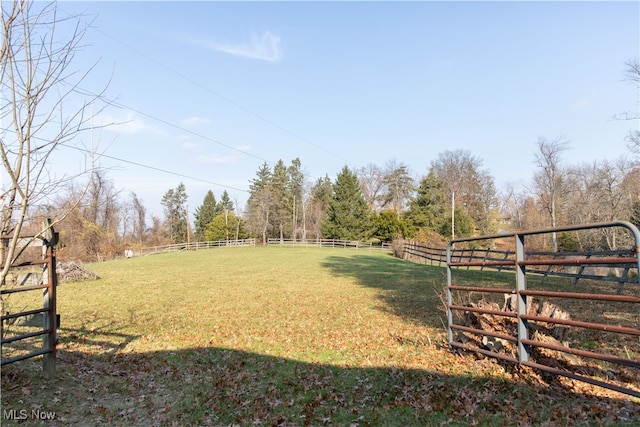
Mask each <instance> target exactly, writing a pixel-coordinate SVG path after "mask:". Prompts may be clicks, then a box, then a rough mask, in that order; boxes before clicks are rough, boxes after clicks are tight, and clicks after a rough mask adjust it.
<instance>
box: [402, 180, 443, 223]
mask: <svg viewBox="0 0 640 427" xmlns="http://www.w3.org/2000/svg"><path fill="white" fill-rule="evenodd" d="M446 208H447V204H446V201H445V193H444V188H443V183H442V181H441V180H440V179H439V178H438V177H437V176H436V175H435V173H434V172H433V171H431V172H429V175H427V176H426V177H424V178H422V180H421V181H420V185H419V186H418V190H417V194H416V197H415V198H414V199H413V200H412V201H411V202H410V203H409V209H408V211H407V212H406V214H405V217H406V219H407V221H408V222H409V224H410V225H411V227H413V228H415V229H417V230H420V229H422V230H425V231H438V230H440V229H441V226H442V223H443V222H444V212H445V211H446ZM417 230H416V231H417Z"/></svg>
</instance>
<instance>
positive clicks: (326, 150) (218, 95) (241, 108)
mask: <svg viewBox="0 0 640 427" xmlns="http://www.w3.org/2000/svg"><path fill="white" fill-rule="evenodd" d="M92 28H93V29H94V30H95V31H97V32H98V33H100V34H102V35H104V36H105V37H108V38H110V39H111V40H113V41H115V42H116V43H118V44H120V45H122V46H124V47H126V48H127V49H129V50H131V51H133V52H135V53H136V54H137V55H139V56H141V57H143V58H145V59H147V60H148V61H150V62H152V63H154V64H156V65H158V66H160V67H162V68H164V69H165V70H167V71H169V72H171V73H173V74H175V75H176V76H178V77H180V78H181V79H183V80H185V81H187V82H189V83H191V84H193V85H195V86H197V87H199V88H200V89H203V90H205V91H207V92H209V93H210V94H212V95H213V96H215V97H217V98H220V99H221V100H223V101H225V102H227V103H229V104H231V105H233V106H234V107H236V108H238V109H240V110H242V111H244V112H246V113H248V114H250V115H252V116H253V117H255V118H257V119H259V120H262V121H263V122H265V123H267V124H269V125H271V126H273V127H275V128H277V129H279V130H281V131H282V132H285V133H287V134H289V135H291V136H293V137H294V138H296V139H298V140H300V141H302V142H304V143H306V144H308V145H311V146H313V147H315V148H317V149H319V150H322V151H324V152H326V153H328V154H331V155H332V156H335V157H338V158H339V159H341V160H344V161H345V162H347V163H353V162H350V161H349V160H348V159H347V158H345V157H343V156H341V155H339V154H336V153H334V152H332V151H330V150H328V149H326V148H324V147H322V146H320V145H318V144H314V143H313V142H311V141H309V140H308V139H306V138H304V137H302V136H300V135H298V134H296V133H294V132H292V131H290V130H289V129H287V128H285V127H284V126H281V125H279V124H277V123H275V122H274V121H272V120H269V119H267V118H266V117H263V116H261V115H260V114H258V113H256V112H254V111H252V110H250V109H248V108H247V107H244V106H242V105H240V104H238V103H237V102H235V101H233V100H231V99H229V98H227V97H225V96H223V95H220V94H219V93H217V92H215V91H214V90H212V89H211V88H209V87H207V86H205V85H203V84H201V83H199V82H197V81H195V80H193V79H192V78H191V77H189V76H186V75H184V74H182V73H180V72H178V71H176V70H174V69H173V68H171V67H169V66H168V65H165V64H163V63H162V62H160V61H158V60H156V59H155V58H152V57H151V56H149V55H147V54H146V53H144V52H141V51H139V50H138V49H136V48H134V47H133V46H131V45H129V44H127V43H125V42H123V41H122V40H120V39H118V38H116V37H114V36H112V35H110V34H108V33H106V32H104V31H102V30H100V29H98V28H95V27H92ZM133 111H135V110H133ZM141 114H142V113H141ZM223 145H224V144H223ZM254 157H255V156H254ZM269 163H272V162H269Z"/></svg>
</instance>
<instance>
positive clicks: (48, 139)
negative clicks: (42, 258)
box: [0, 0, 101, 284]
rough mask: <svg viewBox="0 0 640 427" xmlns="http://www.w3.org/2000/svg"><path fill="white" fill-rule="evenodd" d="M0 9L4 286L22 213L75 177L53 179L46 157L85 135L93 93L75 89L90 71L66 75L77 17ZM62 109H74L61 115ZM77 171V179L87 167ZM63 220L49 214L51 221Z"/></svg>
mask: <svg viewBox="0 0 640 427" xmlns="http://www.w3.org/2000/svg"><path fill="white" fill-rule="evenodd" d="M0 7H1V14H2V18H1V19H2V30H1V31H2V46H1V48H0V92H1V96H0V99H2V101H0V102H2V107H1V108H2V110H1V116H0V123H1V124H0V138H1V139H0V158H1V161H2V166H3V170H2V173H3V175H5V176H6V177H7V181H8V183H6V184H5V183H3V184H2V188H1V189H0V199H1V200H2V214H1V215H0V217H1V218H0V220H1V224H0V227H1V229H0V234H2V235H3V236H11V240H10V242H9V244H8V246H6V247H5V246H4V245H0V248H1V249H0V251H1V252H0V259H2V263H3V265H2V271H1V273H0V284H4V281H5V278H6V275H7V273H8V271H9V267H10V266H11V264H12V262H13V260H14V258H15V256H16V255H17V252H16V251H19V248H18V249H17V244H18V239H19V236H20V233H21V231H22V229H23V225H24V224H25V222H26V221H27V220H28V218H27V217H28V214H29V209H30V208H31V207H33V206H36V205H37V204H39V203H44V202H45V201H46V200H47V199H49V198H50V197H51V196H52V195H53V194H55V193H56V191H57V190H59V189H61V188H63V187H64V186H63V185H62V184H63V183H64V182H69V181H71V180H72V179H74V178H75V177H77V176H78V175H76V176H62V177H57V176H55V175H54V173H53V172H52V170H51V167H50V166H51V163H50V158H51V156H52V154H53V153H54V152H56V151H58V150H59V149H60V148H62V147H63V146H65V145H68V144H71V143H72V139H73V138H75V137H76V136H77V135H78V134H79V133H80V132H83V131H86V130H89V129H90V127H91V126H90V123H91V117H92V114H93V113H89V112H90V111H91V109H90V105H91V104H92V103H93V102H94V101H96V100H98V99H99V97H100V95H101V94H97V95H87V92H86V91H85V90H82V89H81V88H80V86H79V85H80V84H81V83H82V82H83V81H84V80H85V78H86V77H87V75H88V73H89V72H90V71H91V69H89V70H85V71H78V70H73V69H72V65H73V62H74V56H75V53H76V52H77V51H78V49H79V48H80V47H81V46H80V42H81V40H82V38H83V36H84V34H85V32H86V29H87V26H86V25H83V20H82V18H81V17H80V16H72V17H62V16H61V15H60V14H59V13H58V12H59V11H58V9H57V5H56V3H49V4H44V3H40V2H29V1H24V0H23V1H18V0H15V1H13V2H2V3H1V5H0ZM68 105H75V107H74V108H73V109H72V110H70V111H67V106H68ZM96 114H97V112H96ZM88 151H91V150H88ZM85 169H86V170H85V171H80V172H79V174H82V173H90V171H91V166H88V167H86V168H85ZM64 215H65V212H64V211H61V212H57V213H56V216H55V217H54V218H52V220H53V223H54V224H55V223H56V222H57V221H59V220H60V219H61V218H63V217H64ZM43 231H44V230H43Z"/></svg>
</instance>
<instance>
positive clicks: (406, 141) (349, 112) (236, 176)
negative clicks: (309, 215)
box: [57, 1, 640, 216]
mask: <svg viewBox="0 0 640 427" xmlns="http://www.w3.org/2000/svg"><path fill="white" fill-rule="evenodd" d="M59 8H60V10H61V11H62V12H63V13H67V14H77V13H82V14H83V16H84V19H86V20H87V21H91V25H90V27H89V29H88V32H87V33H86V35H85V36H84V39H83V43H82V45H83V47H82V49H81V51H79V52H78V54H77V55H76V58H74V61H75V63H74V65H76V66H77V67H78V69H87V68H88V67H90V66H93V68H92V70H91V73H90V75H89V77H88V78H87V79H86V80H85V81H84V82H83V89H84V90H87V91H93V92H95V93H97V92H99V91H100V90H102V89H104V88H105V86H106V89H105V94H104V96H105V99H109V100H110V101H112V105H111V106H109V107H107V108H105V109H104V110H100V111H99V113H98V114H96V118H95V123H96V128H97V130H96V131H94V133H93V136H92V137H91V142H89V141H88V140H87V139H88V138H89V136H88V135H87V134H84V135H83V136H82V138H84V139H85V140H84V141H82V144H85V145H88V144H90V143H91V144H93V145H94V146H98V148H99V151H100V153H102V154H104V156H102V157H100V158H99V159H98V162H99V166H100V167H101V168H103V169H104V170H105V171H106V175H107V177H108V178H109V179H110V180H112V181H113V183H114V185H115V187H116V188H118V189H120V190H121V191H122V193H123V194H125V195H126V194H127V193H128V192H135V193H136V194H137V196H138V197H139V198H140V199H141V200H142V201H143V203H144V205H145V206H146V207H147V210H148V211H149V214H150V215H152V214H153V215H157V216H162V207H161V204H160V201H161V199H162V196H163V194H165V193H166V192H167V191H168V190H169V189H171V188H175V187H177V186H178V184H179V183H181V182H182V183H184V185H185V187H186V190H187V194H188V196H189V199H188V204H189V207H190V209H191V211H193V210H194V209H195V208H196V207H198V206H199V205H201V204H202V201H203V198H204V196H205V194H206V192H207V191H209V190H211V191H213V193H214V195H215V196H216V198H217V199H218V200H219V198H220V196H221V194H222V192H223V191H224V190H227V192H228V193H229V195H230V196H231V198H232V200H235V201H236V202H237V203H238V205H239V207H240V208H241V209H242V208H244V204H245V202H246V199H247V197H248V193H247V190H248V188H249V184H250V181H251V179H253V178H255V176H256V171H257V170H258V169H259V168H260V166H261V165H262V164H263V163H264V162H267V163H268V164H269V166H271V167H272V166H273V165H274V164H275V163H276V162H277V161H278V160H283V161H284V162H285V164H287V165H288V164H290V162H291V160H293V159H295V158H299V159H300V161H301V162H302V168H303V171H304V172H305V174H306V177H307V181H308V183H309V184H312V183H313V182H315V181H316V180H317V179H318V178H320V177H324V176H329V177H330V178H331V179H332V180H333V179H334V178H335V176H336V174H337V173H338V172H339V171H340V170H341V169H342V168H343V167H344V166H345V165H346V166H348V167H349V168H350V169H351V170H356V169H357V168H360V167H363V166H365V165H367V164H376V165H378V166H381V167H383V166H384V165H385V164H387V163H388V162H390V161H396V162H397V163H401V164H405V165H406V166H408V168H409V170H410V171H411V173H412V174H413V175H414V176H415V177H416V178H420V177H422V176H424V175H426V174H427V172H428V170H429V166H430V164H431V162H432V161H433V160H434V159H436V158H437V156H438V154H439V153H442V152H444V151H447V150H450V151H452V150H466V151H468V152H470V153H471V154H472V155H473V156H475V157H477V158H478V159H480V160H481V162H482V167H483V168H484V169H485V170H487V171H488V172H489V174H490V175H491V176H493V178H494V180H495V183H496V187H497V188H498V190H501V189H502V188H504V186H506V185H507V184H509V183H512V184H517V185H527V184H528V183H529V182H530V181H531V179H532V177H533V174H534V172H535V170H536V166H535V162H534V160H535V143H536V141H537V140H538V138H540V137H544V138H547V139H555V138H562V139H564V140H566V141H568V147H569V149H568V150H567V151H566V152H565V153H564V157H563V158H564V160H565V161H566V162H567V163H571V164H575V163H582V162H586V163H590V162H594V161H598V160H601V159H609V160H613V159H616V158H618V157H620V156H628V157H630V156H631V153H630V151H629V150H628V149H627V147H626V144H625V136H626V135H627V134H628V132H629V131H630V130H634V129H635V130H637V129H639V127H638V126H639V122H638V120H636V121H622V120H616V119H614V116H616V115H619V114H622V113H624V112H638V108H639V107H638V106H639V104H638V101H639V93H638V89H637V87H636V86H634V85H633V84H632V83H630V82H628V81H625V80H624V70H625V62H627V61H630V60H633V59H636V58H638V57H639V56H640V3H639V2H637V1H627V2H611V1H607V2H549V1H547V2H518V1H511V2H506V1H503V2H484V1H475V2H457V1H446V2H432V1H425V2H340V1H338V2H243V1H239V2H209V1H200V2H152V1H145V2H60V3H59ZM105 125H109V126H106V127H102V126H105ZM77 156H78V153H74V152H73V151H72V150H68V152H67V153H65V155H64V156H61V157H60V160H59V164H58V165H57V166H58V167H61V168H65V169H66V170H73V169H74V168H80V167H81V166H80V164H81V161H79V160H77Z"/></svg>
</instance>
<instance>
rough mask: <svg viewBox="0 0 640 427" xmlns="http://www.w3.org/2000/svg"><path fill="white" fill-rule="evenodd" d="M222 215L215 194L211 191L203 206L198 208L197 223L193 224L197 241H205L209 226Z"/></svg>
mask: <svg viewBox="0 0 640 427" xmlns="http://www.w3.org/2000/svg"><path fill="white" fill-rule="evenodd" d="M218 213H220V212H219V211H218V204H217V203H216V197H215V196H214V195H213V192H212V191H211V190H209V191H208V192H207V194H206V195H205V196H204V200H203V201H202V205H200V206H199V207H197V208H196V211H195V213H194V216H195V221H194V223H193V225H194V229H195V236H196V239H197V240H204V239H205V237H204V232H205V230H206V228H207V225H209V223H210V222H211V221H213V218H215V216H216V215H217V214H218Z"/></svg>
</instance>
